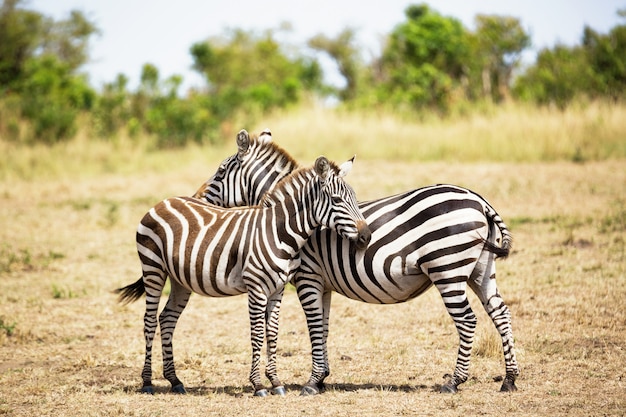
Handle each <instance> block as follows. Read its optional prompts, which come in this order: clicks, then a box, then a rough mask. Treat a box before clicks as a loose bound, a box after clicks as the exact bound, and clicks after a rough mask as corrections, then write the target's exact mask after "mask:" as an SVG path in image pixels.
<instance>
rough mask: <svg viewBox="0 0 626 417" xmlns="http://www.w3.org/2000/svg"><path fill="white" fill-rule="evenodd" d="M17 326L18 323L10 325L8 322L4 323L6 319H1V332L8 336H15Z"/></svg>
mask: <svg viewBox="0 0 626 417" xmlns="http://www.w3.org/2000/svg"><path fill="white" fill-rule="evenodd" d="M16 326H17V323H15V322H13V323H11V324H9V323H8V322H5V321H4V317H0V330H2V331H4V332H5V333H6V335H7V336H12V335H13V333H14V332H15V327H16Z"/></svg>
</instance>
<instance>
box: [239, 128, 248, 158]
mask: <svg viewBox="0 0 626 417" xmlns="http://www.w3.org/2000/svg"><path fill="white" fill-rule="evenodd" d="M237 148H238V149H239V150H238V151H237V157H238V158H239V159H240V160H241V159H243V157H244V156H245V155H246V153H247V152H248V149H249V148H250V135H249V134H248V132H247V131H246V129H241V130H240V131H239V133H237Z"/></svg>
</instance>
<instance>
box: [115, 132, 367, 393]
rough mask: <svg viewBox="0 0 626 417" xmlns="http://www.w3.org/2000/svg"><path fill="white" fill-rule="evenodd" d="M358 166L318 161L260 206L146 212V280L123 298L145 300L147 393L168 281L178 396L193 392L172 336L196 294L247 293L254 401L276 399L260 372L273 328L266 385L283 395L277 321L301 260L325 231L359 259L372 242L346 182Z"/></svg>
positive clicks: (166, 341) (171, 375)
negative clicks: (180, 373)
mask: <svg viewBox="0 0 626 417" xmlns="http://www.w3.org/2000/svg"><path fill="white" fill-rule="evenodd" d="M240 136H247V132H245V131H242V132H240ZM352 162H353V159H351V160H349V161H347V162H346V163H344V164H342V165H341V166H337V165H336V164H335V163H334V162H330V161H329V160H328V159H326V158H325V157H319V158H318V159H317V160H316V161H315V165H314V168H302V169H298V170H295V171H293V172H292V173H291V174H289V175H288V176H286V177H285V178H284V179H282V181H280V182H279V183H278V184H277V185H276V187H274V189H273V190H272V191H271V192H270V193H267V194H265V195H264V196H263V198H262V199H261V200H260V201H259V204H258V205H257V206H253V207H243V208H241V207H240V208H223V207H218V206H214V205H211V204H207V203H206V202H204V201H202V200H198V199H195V198H192V197H174V198H168V199H165V200H163V201H162V202H160V203H158V204H157V205H156V206H154V207H153V208H152V209H150V210H149V211H148V213H146V215H145V216H144V217H143V219H142V220H141V222H140V223H139V226H138V228H137V234H136V241H137V252H138V255H139V258H140V261H141V266H142V271H143V273H142V277H141V278H140V279H139V280H137V281H136V282H135V283H133V284H130V285H128V286H126V287H123V288H119V289H118V290H117V292H118V293H119V294H120V301H122V302H124V301H126V302H130V301H134V300H137V299H138V298H139V297H141V296H142V295H143V294H144V293H145V294H146V313H145V316H144V336H145V340H146V356H145V363H144V367H143V371H142V374H141V376H142V380H143V387H142V391H143V392H146V393H154V388H153V386H152V341H153V339H154V336H155V331H156V326H157V310H158V307H159V299H160V296H161V293H162V290H163V286H164V284H165V281H166V279H167V277H168V276H169V277H170V281H171V293H170V295H169V298H168V301H167V304H166V305H165V308H164V309H163V311H162V312H161V314H160V316H159V319H158V322H159V324H160V328H161V344H162V350H163V364H164V366H163V375H164V377H165V378H166V379H167V380H168V381H169V382H170V383H171V385H172V391H173V392H175V393H185V388H184V385H183V383H182V382H181V381H180V380H179V379H178V377H177V376H176V372H175V368H174V355H173V350H172V337H173V333H174V329H175V327H176V322H177V320H178V318H179V316H180V314H181V313H182V311H183V309H184V308H185V306H186V304H187V302H188V300H189V297H190V295H191V293H192V292H195V293H197V294H201V295H205V296H209V297H228V296H234V295H239V294H243V293H247V295H248V308H249V316H250V329H251V343H252V366H251V371H250V382H251V383H252V385H253V387H254V392H255V395H257V396H267V395H268V392H267V390H266V389H265V388H264V387H263V385H262V383H261V375H260V370H259V367H260V355H261V348H262V346H263V339H264V327H265V332H266V334H267V340H268V342H267V351H268V363H267V365H266V376H267V377H268V378H269V380H270V382H271V383H272V387H273V390H272V392H273V393H275V394H280V395H284V393H285V389H284V386H283V384H282V383H281V382H280V380H279V379H278V376H277V372H276V350H277V347H276V342H277V334H278V312H279V309H280V303H281V298H282V294H283V290H284V286H285V284H286V283H287V282H289V281H290V279H291V274H292V273H293V271H295V270H296V269H297V267H298V262H299V258H298V257H297V256H296V255H297V253H298V251H299V250H300V248H301V247H302V246H303V245H304V244H305V242H306V241H307V238H308V236H309V235H310V234H311V233H312V232H313V230H315V229H316V228H317V227H318V226H326V227H329V228H331V229H333V230H336V231H337V233H338V234H339V235H340V236H342V237H343V238H345V239H347V240H348V241H351V242H353V244H354V245H355V250H356V249H358V247H363V246H365V245H367V242H368V241H369V229H368V227H367V224H366V223H365V221H364V218H363V215H362V214H361V213H360V211H359V209H358V205H357V200H356V196H355V194H354V191H353V189H352V188H351V187H350V186H349V185H348V184H347V183H346V182H345V181H344V179H343V177H344V176H345V175H346V174H347V173H348V172H349V171H350V169H351V167H352Z"/></svg>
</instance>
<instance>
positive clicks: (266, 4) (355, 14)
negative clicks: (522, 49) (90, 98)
mask: <svg viewBox="0 0 626 417" xmlns="http://www.w3.org/2000/svg"><path fill="white" fill-rule="evenodd" d="M422 2H423V1H420V0H417V1H406V0H385V1H384V2H374V1H367V0H365V1H364V0H312V1H311V0H304V1H298V0H264V1H258V0H226V1H224V0H220V1H218V0H175V1H172V0H152V1H147V0H25V2H24V3H23V4H24V5H25V6H26V7H28V8H32V9H34V10H37V11H39V12H41V13H43V14H45V15H47V16H51V17H53V18H54V19H55V20H59V19H63V18H66V17H67V16H68V15H69V12H70V11H71V10H80V11H82V12H83V13H84V14H85V15H86V16H87V17H88V18H89V19H90V20H91V21H92V22H95V24H96V26H97V27H98V28H99V29H100V31H101V33H100V35H96V36H95V37H94V38H92V40H91V43H90V58H91V61H90V62H89V63H88V64H87V65H85V66H84V67H83V68H82V69H83V71H84V72H86V73H87V74H88V75H89V80H90V82H91V84H92V85H93V86H94V87H96V88H100V87H101V86H102V84H103V83H105V82H111V81H113V80H114V79H115V77H116V76H117V74H119V73H123V74H125V75H126V76H128V77H129V79H130V86H129V87H130V88H134V86H136V84H137V83H138V80H139V77H140V74H141V68H142V66H143V65H144V64H145V63H151V64H153V65H155V66H156V67H157V68H158V69H159V72H160V76H161V79H164V78H167V77H169V76H171V75H174V74H178V75H182V76H183V79H184V82H183V87H182V90H183V91H184V90H186V89H187V88H189V87H191V86H202V85H204V81H203V80H202V78H201V77H200V75H199V74H198V73H197V72H195V71H193V70H192V69H191V65H192V62H193V61H192V58H191V55H190V53H189V49H190V47H191V45H192V44H194V43H196V42H200V41H203V40H206V39H208V38H210V37H213V36H219V35H223V34H224V33H225V31H226V30H227V29H234V28H237V29H244V30H253V31H255V32H258V33H261V32H262V31H264V30H267V29H278V28H279V27H280V26H281V24H282V23H284V22H288V23H290V24H291V30H290V31H288V32H280V35H279V36H277V37H276V38H277V39H278V40H279V41H281V43H282V42H283V41H285V42H288V43H289V44H290V45H295V46H296V47H302V48H305V47H306V40H307V39H309V38H311V37H313V36H314V35H316V34H319V33H323V34H325V35H327V36H330V37H333V36H335V35H337V34H338V33H339V32H341V31H342V30H343V29H345V28H347V27H350V28H353V29H355V30H356V31H357V42H358V44H359V45H360V46H361V47H362V54H363V57H364V58H365V59H369V58H371V57H374V56H378V55H379V54H380V51H381V47H382V39H383V38H384V36H385V35H387V34H389V33H390V32H391V31H392V30H393V28H394V27H395V26H396V25H398V24H400V23H402V22H404V21H405V20H406V19H405V16H404V10H405V9H406V8H407V6H408V5H410V4H415V3H422ZM425 3H427V4H428V5H429V6H430V7H431V8H432V9H434V10H436V11H437V12H439V13H440V14H442V15H444V16H451V17H455V18H457V19H459V20H460V21H461V22H462V23H463V24H464V25H465V27H467V28H468V29H474V27H475V26H474V18H475V16H476V15H477V14H496V15H507V16H514V17H517V18H519V19H520V21H521V24H522V26H523V27H524V28H525V29H526V30H527V31H528V33H529V34H530V35H531V40H532V47H531V48H530V49H529V51H527V53H526V54H525V55H524V60H525V61H527V62H529V63H530V62H532V61H533V60H534V57H535V56H536V53H537V52H538V51H539V50H540V49H542V48H544V47H551V46H554V45H555V44H557V43H561V44H566V45H575V44H579V43H580V41H581V37H582V33H583V28H584V26H585V25H588V26H590V27H592V28H593V29H595V30H597V31H599V32H601V33H607V32H608V31H609V30H610V29H611V28H612V27H614V26H615V25H617V24H620V23H624V22H625V21H626V19H624V18H621V17H619V16H618V15H617V10H619V9H626V0H621V1H616V0H525V1H515V0H440V1H426V2H425ZM329 62H330V61H329ZM322 65H323V68H325V71H326V72H327V73H328V74H327V81H329V82H331V83H335V84H338V83H340V81H339V80H340V77H339V75H338V74H335V75H334V76H335V77H336V79H333V74H332V72H333V71H334V69H333V68H332V65H331V64H329V63H328V62H327V63H324V62H322ZM329 65H330V66H329Z"/></svg>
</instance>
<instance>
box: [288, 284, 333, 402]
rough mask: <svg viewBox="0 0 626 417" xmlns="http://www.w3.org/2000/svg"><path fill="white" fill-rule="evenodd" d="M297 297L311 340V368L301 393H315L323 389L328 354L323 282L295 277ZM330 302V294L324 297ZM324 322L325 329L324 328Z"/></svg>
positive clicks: (326, 372) (326, 374)
mask: <svg viewBox="0 0 626 417" xmlns="http://www.w3.org/2000/svg"><path fill="white" fill-rule="evenodd" d="M296 289H297V290H298V298H299V299H300V304H301V305H302V308H303V309H304V314H305V315H306V321H307V326H308V328H309V338H310V340H311V354H312V361H313V369H312V371H311V377H310V378H309V381H308V382H307V383H306V384H305V385H304V386H303V387H302V391H301V393H300V394H301V395H316V394H319V393H320V390H322V389H323V387H324V384H323V381H324V378H326V376H328V373H329V370H328V356H327V353H326V336H328V327H327V326H328V323H327V322H326V323H325V322H324V318H325V317H326V318H328V316H327V315H326V316H325V315H324V307H325V304H324V287H323V282H321V281H318V280H313V279H304V278H301V279H296ZM326 300H327V302H328V304H330V295H329V296H328V297H326ZM325 324H326V329H325Z"/></svg>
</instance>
